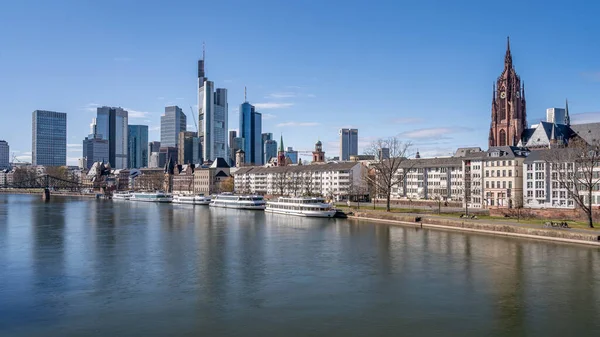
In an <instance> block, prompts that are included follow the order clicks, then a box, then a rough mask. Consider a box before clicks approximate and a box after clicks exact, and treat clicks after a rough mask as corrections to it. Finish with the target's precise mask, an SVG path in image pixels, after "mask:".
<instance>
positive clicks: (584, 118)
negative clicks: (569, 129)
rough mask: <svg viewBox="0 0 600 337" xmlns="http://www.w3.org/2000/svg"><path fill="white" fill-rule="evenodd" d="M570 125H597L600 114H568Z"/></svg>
mask: <svg viewBox="0 0 600 337" xmlns="http://www.w3.org/2000/svg"><path fill="white" fill-rule="evenodd" d="M570 115H571V123H572V124H584V123H598V122H600V112H583V113H579V114H570Z"/></svg>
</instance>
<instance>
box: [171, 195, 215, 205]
mask: <svg viewBox="0 0 600 337" xmlns="http://www.w3.org/2000/svg"><path fill="white" fill-rule="evenodd" d="M173 203H174V204H187V205H208V204H210V197H205V196H203V195H176V196H174V197H173Z"/></svg>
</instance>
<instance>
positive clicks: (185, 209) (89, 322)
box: [0, 195, 600, 336]
mask: <svg viewBox="0 0 600 337" xmlns="http://www.w3.org/2000/svg"><path fill="white" fill-rule="evenodd" d="M560 335H564V336H600V249H598V248H593V247H585V246H578V245H566V244H557V243H550V242H542V241H529V240H522V239H512V238H502V237H494V236H481V235H473V234H464V233H460V232H445V231H434V230H417V229H414V228H406V227H390V226H387V225H382V224H371V223H367V222H356V221H352V220H340V219H338V220H333V219H304V218H298V217H290V216H284V215H272V214H264V213H261V212H252V211H237V210H224V209H210V208H208V207H204V206H196V207H193V206H184V205H181V206H178V205H158V204H149V203H134V202H127V201H114V202H111V201H96V200H87V199H60V198H54V199H53V200H52V201H51V202H50V203H42V202H41V200H40V198H39V197H37V196H25V195H0V336H560Z"/></svg>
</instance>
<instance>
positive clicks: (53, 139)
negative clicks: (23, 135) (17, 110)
mask: <svg viewBox="0 0 600 337" xmlns="http://www.w3.org/2000/svg"><path fill="white" fill-rule="evenodd" d="M31 163H32V164H33V165H43V166H65V165H67V114H66V113H64V112H55V111H45V110H35V111H34V112H33V114H32V144H31Z"/></svg>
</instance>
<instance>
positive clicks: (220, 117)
mask: <svg viewBox="0 0 600 337" xmlns="http://www.w3.org/2000/svg"><path fill="white" fill-rule="evenodd" d="M228 109H229V108H228V104H227V89H223V88H218V89H217V90H216V91H215V89H214V83H213V82H212V81H209V80H208V79H207V78H206V76H205V73H204V60H199V61H198V127H199V130H198V137H199V138H200V142H201V143H202V156H203V157H204V160H210V161H214V160H216V159H217V158H223V159H226V158H227V156H228V154H229V149H228V144H227V138H228V137H227V136H228V134H227V130H228V113H229V112H228Z"/></svg>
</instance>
